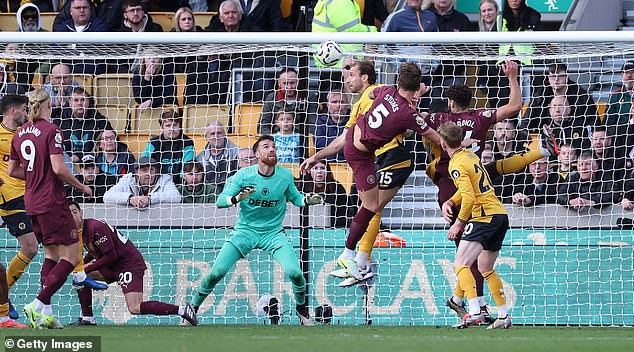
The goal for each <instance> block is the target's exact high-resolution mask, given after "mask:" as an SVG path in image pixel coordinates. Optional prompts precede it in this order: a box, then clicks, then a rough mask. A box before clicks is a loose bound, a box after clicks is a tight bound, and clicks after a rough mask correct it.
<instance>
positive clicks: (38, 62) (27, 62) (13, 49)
mask: <svg viewBox="0 0 634 352" xmlns="http://www.w3.org/2000/svg"><path fill="white" fill-rule="evenodd" d="M28 45H29V44H24V45H20V44H15V43H7V44H6V46H5V47H4V55H5V57H4V58H2V59H0V64H3V65H4V75H6V79H7V82H15V83H17V85H18V87H7V88H10V89H9V90H12V89H17V91H18V92H20V91H21V92H29V91H31V90H32V88H31V84H32V83H33V79H34V78H35V74H36V73H37V72H47V73H48V72H49V71H50V67H49V64H48V62H47V60H42V59H31V58H23V57H20V54H21V51H22V49H21V47H22V46H25V47H26V46H28ZM4 80H5V78H2V80H0V82H3V81H4Z"/></svg>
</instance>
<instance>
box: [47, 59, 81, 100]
mask: <svg viewBox="0 0 634 352" xmlns="http://www.w3.org/2000/svg"><path fill="white" fill-rule="evenodd" d="M50 77H51V80H50V81H49V82H46V83H44V85H43V86H42V89H43V90H45V91H46V92H47V93H48V94H49V95H50V96H51V108H65V107H68V104H69V101H68V98H69V97H70V94H71V93H72V91H73V90H74V89H75V88H80V87H81V86H80V85H79V83H77V81H75V80H74V79H73V75H72V74H71V73H70V67H68V66H67V65H65V64H57V65H55V66H53V68H52V69H51V75H50Z"/></svg>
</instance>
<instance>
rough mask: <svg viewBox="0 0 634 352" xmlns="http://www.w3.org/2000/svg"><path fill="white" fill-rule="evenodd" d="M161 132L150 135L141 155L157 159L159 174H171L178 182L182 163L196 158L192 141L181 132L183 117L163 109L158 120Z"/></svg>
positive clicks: (170, 110) (172, 110) (176, 182)
mask: <svg viewBox="0 0 634 352" xmlns="http://www.w3.org/2000/svg"><path fill="white" fill-rule="evenodd" d="M159 124H160V125H161V134H160V135H159V136H154V137H152V138H151V139H150V140H149V141H148V142H147V144H146V145H145V149H144V150H143V153H142V154H141V156H146V157H152V158H153V159H154V160H158V161H159V162H160V163H161V164H160V167H161V169H160V172H161V174H166V175H172V177H173V178H174V183H175V184H179V183H180V180H181V171H182V170H183V164H185V163H186V162H188V161H192V160H194V159H195V158H196V151H195V150H194V141H192V139H191V138H189V137H188V136H186V135H185V134H183V118H182V117H181V116H180V114H179V112H178V111H176V110H174V109H165V111H163V114H161V118H160V120H159Z"/></svg>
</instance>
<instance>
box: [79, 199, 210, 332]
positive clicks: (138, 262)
mask: <svg viewBox="0 0 634 352" xmlns="http://www.w3.org/2000/svg"><path fill="white" fill-rule="evenodd" d="M70 212H71V213H72V216H73V219H74V222H75V224H76V226H77V229H78V230H79V233H80V234H81V236H82V240H83V242H84V247H85V248H86V250H87V251H88V254H87V255H86V257H84V263H87V264H86V265H85V266H84V271H85V272H86V274H88V275H89V276H91V277H92V278H94V279H97V280H103V281H106V282H107V283H112V282H117V283H118V284H119V286H120V287H121V290H122V291H123V295H124V297H125V302H126V304H127V306H128V310H129V311H130V313H132V314H135V315H136V314H156V315H176V314H178V315H180V316H181V318H183V319H185V320H187V322H189V323H190V324H191V325H194V326H196V325H198V318H197V317H196V312H195V311H194V307H193V306H192V305H191V304H190V303H186V304H184V305H182V306H177V305H174V304H169V303H163V302H158V301H145V302H144V301H143V275H144V273H145V270H146V269H147V267H146V266H145V260H143V256H142V255H141V253H140V252H139V250H138V249H137V248H136V247H135V246H134V244H132V241H130V240H129V239H128V238H127V237H126V236H124V235H123V234H121V233H120V232H119V231H118V230H117V229H115V228H113V227H112V226H110V225H108V224H107V223H105V222H104V221H102V220H97V219H84V214H83V212H82V210H81V208H80V207H79V203H77V202H75V201H71V202H70ZM93 260H94V261H93ZM78 295H79V303H80V304H81V312H82V317H81V318H79V319H78V320H77V321H76V322H74V323H72V324H70V325H93V326H94V325H97V323H96V322H95V319H94V317H93V314H92V290H91V289H90V288H83V289H81V290H79V291H78Z"/></svg>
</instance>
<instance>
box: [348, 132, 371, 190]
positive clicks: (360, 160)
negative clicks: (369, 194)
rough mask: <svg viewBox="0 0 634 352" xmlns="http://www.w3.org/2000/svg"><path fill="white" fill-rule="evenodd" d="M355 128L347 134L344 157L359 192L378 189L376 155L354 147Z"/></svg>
mask: <svg viewBox="0 0 634 352" xmlns="http://www.w3.org/2000/svg"><path fill="white" fill-rule="evenodd" d="M353 141H354V127H353V128H351V129H349V130H348V133H346V144H344V146H343V155H345V157H346V161H347V162H348V165H350V167H351V168H352V172H353V173H354V183H355V184H356V185H357V190H359V191H361V192H365V191H369V190H371V189H373V188H374V187H377V185H378V183H377V180H376V168H375V167H374V153H366V152H362V151H360V150H358V149H357V148H356V147H355V146H354V142H353Z"/></svg>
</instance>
